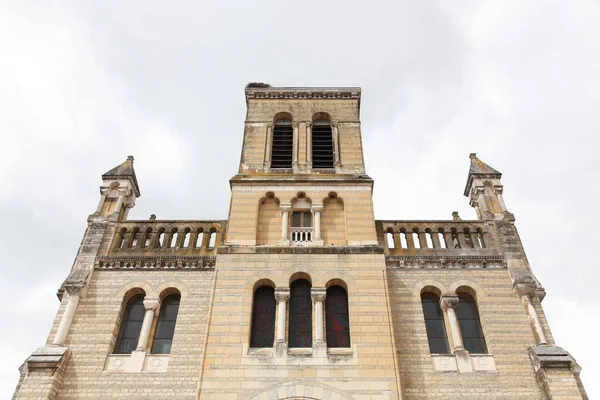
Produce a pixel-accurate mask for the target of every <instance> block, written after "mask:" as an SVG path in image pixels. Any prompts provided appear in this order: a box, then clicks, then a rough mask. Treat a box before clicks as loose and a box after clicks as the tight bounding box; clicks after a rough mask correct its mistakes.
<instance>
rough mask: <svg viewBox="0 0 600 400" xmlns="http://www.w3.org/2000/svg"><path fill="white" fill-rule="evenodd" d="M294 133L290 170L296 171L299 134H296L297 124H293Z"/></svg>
mask: <svg viewBox="0 0 600 400" xmlns="http://www.w3.org/2000/svg"><path fill="white" fill-rule="evenodd" d="M293 126H294V134H293V137H292V138H293V146H292V170H293V171H294V172H297V171H298V147H300V143H299V136H300V135H299V134H298V124H297V123H295V124H294V125H293Z"/></svg>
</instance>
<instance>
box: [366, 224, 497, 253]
mask: <svg viewBox="0 0 600 400" xmlns="http://www.w3.org/2000/svg"><path fill="white" fill-rule="evenodd" d="M376 227H377V233H378V240H379V244H380V245H381V246H382V247H383V248H384V249H385V252H386V254H387V255H390V256H394V255H398V256H401V255H449V254H489V253H491V252H493V251H492V250H491V249H492V248H493V247H494V246H493V241H492V238H491V237H489V236H488V233H487V229H486V226H485V224H484V222H482V221H376Z"/></svg>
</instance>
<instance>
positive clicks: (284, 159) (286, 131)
mask: <svg viewBox="0 0 600 400" xmlns="http://www.w3.org/2000/svg"><path fill="white" fill-rule="evenodd" d="M293 149H294V127H293V126H292V121H290V120H279V121H277V122H275V125H274V126H273V146H272V148H271V168H292V152H293Z"/></svg>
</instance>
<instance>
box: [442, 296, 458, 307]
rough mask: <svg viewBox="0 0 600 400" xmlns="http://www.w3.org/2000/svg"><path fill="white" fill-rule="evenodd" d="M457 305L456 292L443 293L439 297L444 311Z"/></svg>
mask: <svg viewBox="0 0 600 400" xmlns="http://www.w3.org/2000/svg"><path fill="white" fill-rule="evenodd" d="M457 305H458V295H457V294H444V295H442V297H441V298H440V307H441V308H442V310H444V311H446V310H447V309H448V308H454V307H456V306H457Z"/></svg>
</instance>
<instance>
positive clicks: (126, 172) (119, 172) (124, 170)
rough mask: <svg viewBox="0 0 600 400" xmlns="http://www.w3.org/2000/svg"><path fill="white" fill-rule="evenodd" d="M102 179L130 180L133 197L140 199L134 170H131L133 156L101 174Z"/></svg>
mask: <svg viewBox="0 0 600 400" xmlns="http://www.w3.org/2000/svg"><path fill="white" fill-rule="evenodd" d="M102 179H103V180H108V179H131V181H132V183H133V190H134V191H135V195H136V197H140V187H139V185H138V181H137V177H136V176H135V170H134V169H133V156H127V160H125V162H124V163H122V164H119V165H117V166H116V167H114V168H113V169H111V170H110V171H108V172H105V173H104V174H102Z"/></svg>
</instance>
